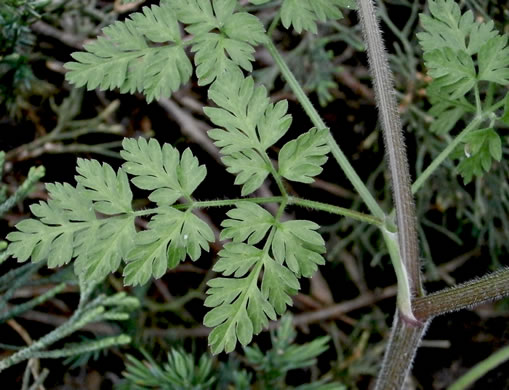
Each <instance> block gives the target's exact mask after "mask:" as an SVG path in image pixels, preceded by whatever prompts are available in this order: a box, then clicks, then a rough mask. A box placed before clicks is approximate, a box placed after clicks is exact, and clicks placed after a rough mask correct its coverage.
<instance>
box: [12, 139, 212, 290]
mask: <svg viewBox="0 0 509 390" xmlns="http://www.w3.org/2000/svg"><path fill="white" fill-rule="evenodd" d="M123 145H124V150H123V151H122V156H123V157H124V158H125V159H126V163H125V164H124V167H123V168H120V169H118V171H117V172H116V173H115V171H114V170H113V168H112V167H111V166H110V165H109V164H106V163H104V164H100V163H99V162H98V161H96V160H84V159H79V160H78V164H77V168H76V170H77V172H78V175H77V176H76V181H77V185H76V186H75V187H73V186H71V185H69V184H67V183H66V184H60V183H55V184H47V185H46V188H47V190H48V193H49V196H50V199H49V200H48V201H47V202H40V203H39V204H36V205H32V206H31V211H32V213H33V214H34V215H35V216H36V217H38V218H39V219H26V220H24V221H21V222H20V223H18V224H17V225H16V226H17V229H18V231H16V232H12V233H10V234H9V235H8V236H7V239H8V240H10V241H11V244H10V246H9V251H10V253H11V254H12V255H14V256H15V257H16V258H17V259H18V260H19V261H26V260H28V259H29V258H31V259H32V261H33V262H38V261H43V260H47V263H48V266H49V267H50V268H53V267H58V266H62V265H64V264H67V263H69V262H70V261H71V260H72V259H73V258H75V259H76V260H75V262H74V265H75V272H76V274H78V275H80V276H81V277H83V278H84V279H85V280H90V281H96V280H101V279H102V278H103V277H104V276H106V275H108V274H109V273H111V272H115V271H116V270H117V269H118V268H119V267H120V264H121V263H122V260H123V261H124V262H127V266H126V267H125V269H124V277H125V283H126V284H142V283H146V282H147V281H148V279H149V278H150V277H151V276H155V277H161V276H162V275H163V274H164V272H165V271H166V270H167V269H168V267H170V268H173V267H175V266H176V265H177V264H178V263H179V262H180V261H182V260H184V259H185V257H186V256H187V255H189V256H190V257H191V258H192V259H193V260H196V259H198V258H199V256H200V253H201V249H204V250H208V248H209V246H208V242H210V241H213V240H214V235H213V233H212V231H211V229H210V228H209V227H208V225H206V224H205V223H204V222H203V221H201V220H200V219H199V218H198V217H196V216H195V215H194V214H193V213H192V212H191V209H188V210H186V211H185V212H182V211H179V210H176V209H173V208H171V207H170V206H171V205H172V204H173V203H175V201H176V200H177V199H178V198H180V197H188V198H189V197H190V196H191V194H192V192H193V191H194V190H195V189H196V187H197V186H198V185H199V184H200V182H201V181H202V180H203V178H204V177H205V175H206V170H205V167H203V166H199V165H198V161H197V159H196V158H195V157H194V156H193V155H192V154H191V152H190V151H189V150H186V151H184V153H183V154H182V157H180V154H179V152H178V151H177V150H176V149H175V148H173V147H171V146H169V145H164V146H163V147H162V148H161V146H160V145H159V143H157V141H155V140H151V141H149V142H147V141H146V140H144V139H142V138H140V139H138V140H127V139H126V140H125V141H124V143H123ZM127 173H129V174H132V175H133V176H134V177H133V178H132V179H131V181H132V182H133V184H134V185H135V186H137V187H139V188H142V189H149V190H155V191H153V192H152V194H151V195H150V197H149V198H150V199H151V200H152V201H154V202H155V203H158V204H161V205H162V206H161V207H158V208H156V209H154V216H153V217H152V219H151V221H150V222H149V224H148V227H149V230H148V231H141V232H136V230H135V228H134V220H135V218H136V214H135V212H134V211H133V209H132V205H131V203H132V193H131V189H130V186H129V180H128V177H127ZM170 244H171V245H170Z"/></svg>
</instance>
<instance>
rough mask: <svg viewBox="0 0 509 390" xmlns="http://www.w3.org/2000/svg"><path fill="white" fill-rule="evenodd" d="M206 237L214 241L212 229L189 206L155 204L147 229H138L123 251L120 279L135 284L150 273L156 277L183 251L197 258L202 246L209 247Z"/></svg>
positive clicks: (194, 258) (164, 271) (175, 262)
mask: <svg viewBox="0 0 509 390" xmlns="http://www.w3.org/2000/svg"><path fill="white" fill-rule="evenodd" d="M209 241H214V233H213V232H212V230H211V229H210V227H209V226H208V225H207V224H206V223H205V222H203V221H202V220H201V219H199V218H198V217H197V216H195V215H194V214H193V213H191V212H190V210H188V211H186V212H182V211H179V210H175V209H174V208H172V207H159V208H158V209H157V214H156V215H155V216H154V217H152V219H151V221H150V222H149V224H148V230H143V231H141V232H138V233H137V234H136V236H135V238H134V244H135V245H134V247H133V248H132V249H131V251H129V253H128V254H127V261H128V263H127V266H126V267H125V269H124V278H125V279H124V282H125V284H126V285H135V284H144V283H146V282H147V281H148V280H149V278H150V277H152V276H153V277H155V278H160V277H161V276H163V275H164V274H165V273H166V271H167V269H168V268H174V267H176V266H177V265H178V263H180V262H181V261H182V260H184V259H185V258H186V256H187V255H189V257H191V259H192V260H193V261H194V260H197V259H198V258H199V257H200V255H201V250H202V249H203V250H205V251H208V250H209V244H208V243H209Z"/></svg>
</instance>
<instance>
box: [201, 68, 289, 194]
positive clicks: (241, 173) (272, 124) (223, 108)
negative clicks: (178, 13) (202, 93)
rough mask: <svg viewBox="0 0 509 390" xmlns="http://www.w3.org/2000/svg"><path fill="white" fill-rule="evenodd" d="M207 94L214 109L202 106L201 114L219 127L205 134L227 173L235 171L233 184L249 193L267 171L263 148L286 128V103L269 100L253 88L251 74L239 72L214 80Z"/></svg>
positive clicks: (262, 89)
mask: <svg viewBox="0 0 509 390" xmlns="http://www.w3.org/2000/svg"><path fill="white" fill-rule="evenodd" d="M209 97H210V99H211V100H212V101H214V103H216V104H217V105H218V108H216V107H206V108H205V113H206V114H207V115H208V116H209V118H210V119H211V121H212V122H213V123H214V124H215V125H216V126H220V127H222V129H219V128H216V129H212V130H210V131H209V132H208V135H209V136H210V138H212V139H213V140H214V144H215V145H216V146H218V147H219V148H221V153H222V154H224V155H225V157H223V159H222V161H223V162H224V163H225V164H226V166H227V167H228V168H227V170H228V172H230V173H234V174H238V176H237V178H236V180H235V183H236V184H242V185H243V187H242V194H243V195H247V194H250V193H252V192H253V191H255V190H256V189H258V188H259V187H260V186H261V185H262V183H263V181H264V180H265V178H266V177H267V175H268V174H269V173H270V172H271V169H272V167H271V164H270V161H269V160H268V157H267V156H266V153H265V151H266V149H267V148H269V147H270V146H272V145H273V144H274V143H275V142H277V141H278V140H279V139H280V138H281V137H282V136H283V135H284V134H285V133H286V132H287V131H288V128H289V126H290V123H291V117H290V116H289V115H287V114H286V109H287V103H286V102H279V103H277V104H275V105H274V104H272V103H270V102H269V99H268V96H267V91H266V89H265V88H264V87H262V86H258V87H255V86H254V81H253V79H252V77H248V78H244V77H243V75H242V73H241V72H233V73H232V74H230V75H229V76H228V77H225V78H222V79H221V80H220V81H218V82H217V83H214V84H213V85H212V86H211V87H210V89H209Z"/></svg>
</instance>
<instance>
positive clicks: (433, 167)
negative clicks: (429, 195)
mask: <svg viewBox="0 0 509 390" xmlns="http://www.w3.org/2000/svg"><path fill="white" fill-rule="evenodd" d="M482 121H483V118H482V117H476V118H475V119H474V120H472V122H470V123H469V124H468V126H467V127H465V129H464V130H463V131H462V132H461V133H459V134H458V135H457V136H456V138H454V140H453V141H452V142H451V143H450V144H449V145H447V147H446V148H445V149H444V150H443V151H442V152H441V153H440V154H439V155H438V156H437V157H436V158H435V159H434V160H433V161H432V162H431V164H430V165H429V166H428V167H427V168H426V169H425V170H424V172H422V173H421V174H420V175H419V177H418V178H417V180H416V181H415V182H414V184H413V185H412V193H414V194H415V193H416V192H417V191H418V190H419V188H421V187H422V185H423V184H424V182H425V181H426V180H428V178H429V177H430V176H431V175H432V174H433V172H435V170H436V169H437V168H438V167H439V166H440V164H442V163H443V162H444V160H445V159H446V158H447V157H448V156H449V154H451V153H452V151H453V150H454V149H456V147H457V146H458V145H459V144H460V143H461V141H463V139H464V138H465V136H466V135H467V134H468V133H470V132H471V131H472V130H475V129H477V128H478V127H479V125H480V124H481V123H482Z"/></svg>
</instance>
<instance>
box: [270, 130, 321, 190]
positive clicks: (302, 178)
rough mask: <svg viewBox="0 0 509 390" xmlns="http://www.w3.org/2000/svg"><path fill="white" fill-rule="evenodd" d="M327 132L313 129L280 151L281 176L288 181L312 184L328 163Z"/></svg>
mask: <svg viewBox="0 0 509 390" xmlns="http://www.w3.org/2000/svg"><path fill="white" fill-rule="evenodd" d="M327 132H328V130H327V129H322V130H318V129H316V128H313V129H311V130H309V131H308V132H307V133H304V134H301V135H300V136H299V137H298V138H297V139H294V140H291V141H289V142H287V143H286V144H285V145H284V146H283V147H282V148H281V150H280V151H279V174H280V175H281V176H283V177H285V178H286V179H288V180H292V181H298V182H301V183H312V182H313V177H314V176H316V175H318V174H319V173H320V172H322V170H323V169H322V167H321V166H322V165H323V164H325V162H326V161H327V156H326V155H327V153H329V150H330V148H329V145H328V142H327Z"/></svg>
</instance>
